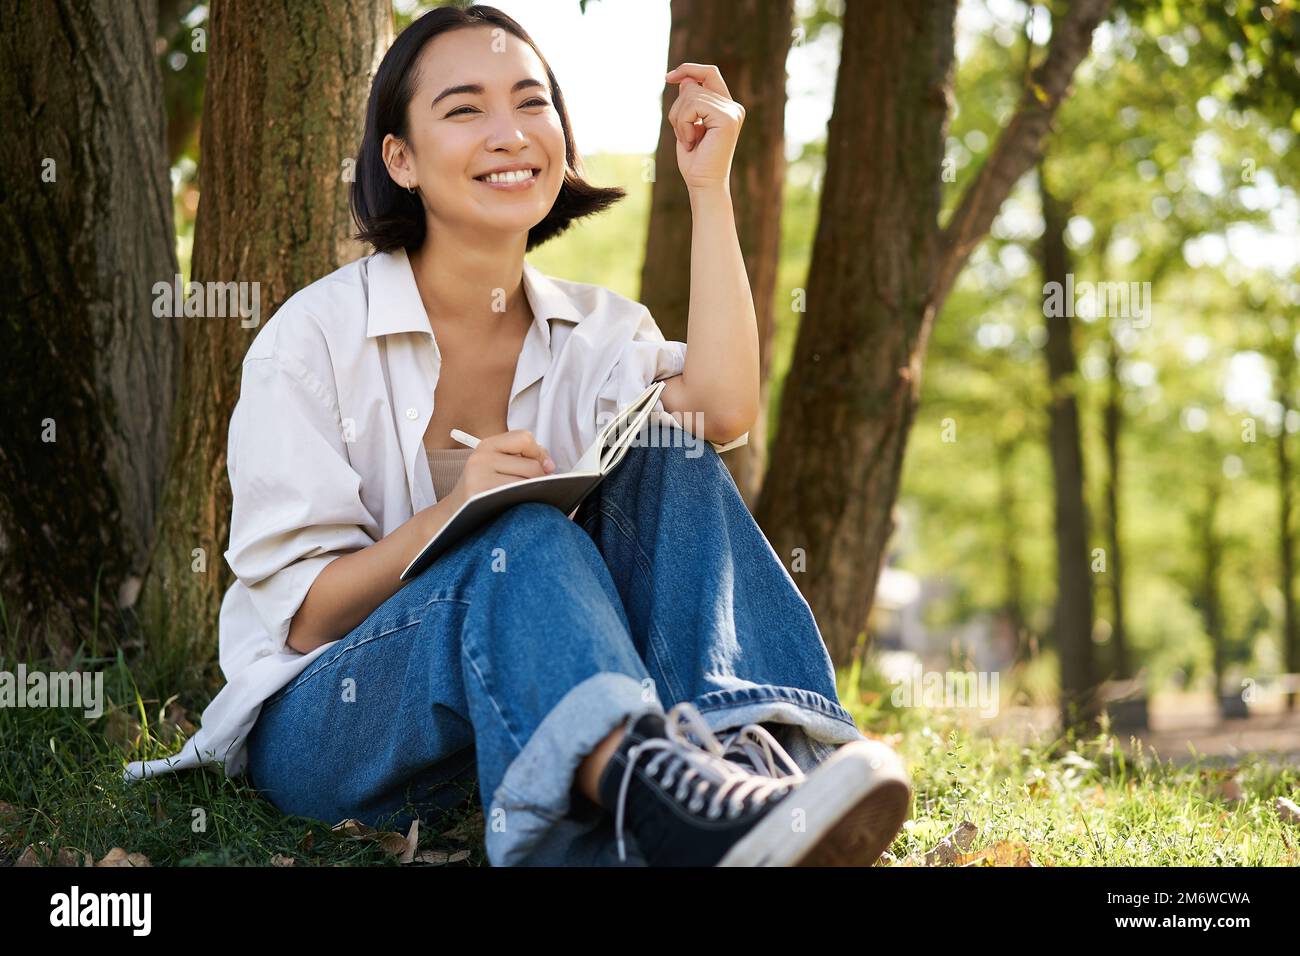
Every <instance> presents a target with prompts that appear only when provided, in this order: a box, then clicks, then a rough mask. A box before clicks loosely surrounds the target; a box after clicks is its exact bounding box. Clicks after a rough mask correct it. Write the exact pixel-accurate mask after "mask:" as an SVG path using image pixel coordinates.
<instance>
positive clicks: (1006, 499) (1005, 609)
mask: <svg viewBox="0 0 1300 956" xmlns="http://www.w3.org/2000/svg"><path fill="white" fill-rule="evenodd" d="M1015 451H1016V446H1015V442H1014V441H1011V440H1004V441H996V442H995V443H994V446H993V452H994V455H995V456H996V459H997V475H998V511H999V519H1000V521H1001V524H1002V562H1003V585H1002V587H1003V591H1002V620H1003V622H1004V624H1005V626H1006V628H1007V632H1008V634H1009V636H1010V639H1011V642H1012V647H1013V648H1014V649H1015V651H1014V655H1015V656H1014V658H1013V661H1014V662H1015V663H1017V664H1019V663H1023V662H1024V661H1026V660H1028V657H1029V653H1028V652H1029V640H1028V638H1029V633H1028V628H1027V627H1026V625H1025V601H1024V568H1023V565H1022V564H1021V562H1020V552H1019V548H1018V547H1017V544H1018V542H1019V540H1020V535H1019V530H1018V529H1017V527H1016V515H1017V514H1019V512H1020V504H1019V501H1018V499H1017V497H1016V472H1015V468H1014V467H1013V462H1012V458H1013V457H1014V455H1015Z"/></svg>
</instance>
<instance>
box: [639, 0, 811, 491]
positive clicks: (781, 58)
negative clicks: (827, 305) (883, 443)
mask: <svg viewBox="0 0 1300 956" xmlns="http://www.w3.org/2000/svg"><path fill="white" fill-rule="evenodd" d="M672 16H673V22H672V32H671V34H670V36H669V41H668V68H670V69H671V68H672V67H674V66H676V65H677V64H678V63H683V62H692V63H715V64H717V67H718V69H719V70H721V71H722V76H723V78H724V79H725V80H726V81H727V88H728V89H729V90H730V91H731V95H732V98H733V99H735V100H736V102H738V103H741V104H743V105H744V107H745V130H744V133H742V134H741V137H740V142H739V143H737V145H736V155H735V157H734V159H733V161H732V177H731V196H732V201H733V203H734V205H735V209H736V230H737V232H738V233H739V234H740V247H741V250H742V252H743V254H744V258H745V271H746V272H747V273H748V274H749V283H750V291H751V292H752V294H753V296H754V310H755V312H756V313H757V316H758V345H759V367H760V380H761V382H762V390H761V393H760V402H759V415H758V420H757V421H756V422H755V423H754V426H753V428H751V429H750V431H749V444H747V445H743V446H741V447H740V448H738V449H736V450H735V451H733V452H730V453H729V454H727V455H725V456H723V461H724V462H725V463H726V465H727V467H728V468H729V469H730V470H731V476H732V478H734V479H735V481H736V487H737V488H739V489H740V492H741V494H742V495H743V496H744V498H745V501H746V503H747V504H749V505H750V506H751V507H752V506H753V503H754V501H755V499H756V498H757V496H758V489H759V486H760V484H761V483H762V479H763V469H764V467H765V465H766V455H767V439H766V435H767V403H768V394H769V389H768V369H769V366H770V362H771V351H772V348H771V346H772V329H773V294H774V291H775V289H776V269H777V262H778V259H779V255H780V246H781V184H782V181H783V179H784V177H785V101H786V97H785V80H786V73H785V60H786V56H787V54H788V53H789V51H790V38H791V35H792V30H793V26H794V22H793V18H794V3H793V0H737V2H731V3H725V4H724V3H714V2H711V0H673V4H672ZM676 91H677V88H676V87H675V86H666V87H665V91H664V104H663V109H664V115H667V113H668V109H669V107H670V106H671V105H672V102H673V100H674V99H675V98H676V96H677V92H676ZM676 143H677V140H676V137H675V136H674V135H673V131H672V130H671V129H669V128H668V127H667V126H665V127H664V128H663V129H662V130H661V131H660V137H659V146H658V149H657V151H656V153H655V170H656V175H655V181H654V187H653V190H652V195H651V203H650V226H649V236H648V239H647V242H646V255H645V262H644V264H643V265H642V267H641V301H642V302H644V303H645V305H646V307H647V308H648V309H649V310H650V313H651V314H652V315H653V316H654V317H655V321H656V322H657V323H658V325H659V327H660V328H661V329H662V330H663V333H664V336H665V337H667V338H669V339H675V340H677V341H680V342H685V341H686V327H687V316H688V313H689V306H690V291H691V285H690V277H691V245H690V243H689V242H684V241H683V239H684V238H687V237H689V236H690V234H691V206H690V199H689V197H688V196H687V193H686V185H685V184H684V183H683V182H682V179H681V177H680V176H678V175H677V158H676V156H677V153H676V149H677V146H676ZM707 320H708V316H704V317H703V318H702V319H700V320H699V321H707Z"/></svg>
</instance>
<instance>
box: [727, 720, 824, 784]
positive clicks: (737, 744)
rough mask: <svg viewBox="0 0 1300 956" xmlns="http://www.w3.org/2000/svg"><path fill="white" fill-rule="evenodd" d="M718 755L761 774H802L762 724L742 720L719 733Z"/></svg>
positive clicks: (780, 775)
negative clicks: (736, 727)
mask: <svg viewBox="0 0 1300 956" xmlns="http://www.w3.org/2000/svg"><path fill="white" fill-rule="evenodd" d="M720 743H721V744H722V756H723V757H724V758H725V759H727V760H731V761H734V762H735V763H737V764H739V765H740V766H742V767H744V768H745V769H746V770H748V771H750V772H751V773H756V774H760V775H761V776H764V777H802V776H803V770H802V769H800V767H799V765H798V764H797V763H795V762H794V758H793V757H791V756H790V754H789V753H787V752H786V749H785V748H784V747H782V746H781V744H780V743H778V742H777V739H776V737H775V736H773V734H772V732H771V731H769V730H768V729H767V728H766V727H764V726H763V725H762V724H745V726H743V727H741V728H740V729H739V730H733V731H731V732H730V733H728V734H726V735H725V736H723V737H722V738H721V740H720Z"/></svg>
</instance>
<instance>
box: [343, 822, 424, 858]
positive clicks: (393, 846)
mask: <svg viewBox="0 0 1300 956" xmlns="http://www.w3.org/2000/svg"><path fill="white" fill-rule="evenodd" d="M330 830H331V832H333V833H337V834H338V835H339V836H342V837H345V838H347V839H349V840H364V841H366V842H372V843H378V844H379V846H380V848H381V849H382V850H383V851H384V852H385V853H388V854H391V855H392V856H399V855H401V854H403V853H405V852H406V843H407V838H406V837H404V836H402V835H401V834H400V833H395V832H393V831H392V830H388V831H385V832H383V833H381V832H379V831H378V830H376V829H375V828H374V827H371V826H367V825H366V824H364V823H362V822H361V821H360V820H355V819H347V820H344V821H342V822H341V823H336V824H334V826H332V827H330Z"/></svg>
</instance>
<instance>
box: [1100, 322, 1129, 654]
mask: <svg viewBox="0 0 1300 956" xmlns="http://www.w3.org/2000/svg"><path fill="white" fill-rule="evenodd" d="M1108 364H1109V372H1110V383H1109V385H1110V391H1109V392H1108V394H1107V396H1106V407H1105V410H1104V412H1103V418H1104V430H1105V436H1104V437H1105V442H1106V463H1107V472H1106V544H1107V547H1108V548H1109V554H1108V555H1107V558H1108V559H1109V561H1108V566H1107V571H1108V572H1109V575H1110V612H1111V631H1110V646H1111V649H1112V652H1113V654H1114V657H1113V666H1114V670H1115V677H1117V678H1120V679H1124V678H1127V677H1131V676H1132V668H1131V665H1130V664H1129V655H1128V634H1127V632H1126V631H1125V627H1124V575H1123V569H1124V563H1123V560H1122V559H1123V553H1122V552H1121V550H1120V540H1119V539H1120V536H1119V528H1120V520H1119V463H1120V458H1119V440H1120V433H1121V432H1122V431H1123V427H1124V391H1123V388H1124V387H1123V384H1122V383H1121V382H1120V379H1119V346H1118V344H1117V343H1116V342H1115V339H1114V337H1113V336H1112V338H1111V341H1110V354H1109V362H1108Z"/></svg>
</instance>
